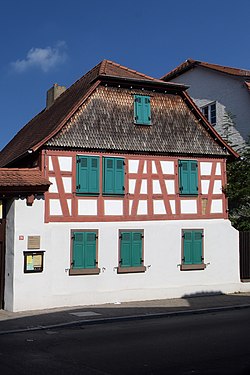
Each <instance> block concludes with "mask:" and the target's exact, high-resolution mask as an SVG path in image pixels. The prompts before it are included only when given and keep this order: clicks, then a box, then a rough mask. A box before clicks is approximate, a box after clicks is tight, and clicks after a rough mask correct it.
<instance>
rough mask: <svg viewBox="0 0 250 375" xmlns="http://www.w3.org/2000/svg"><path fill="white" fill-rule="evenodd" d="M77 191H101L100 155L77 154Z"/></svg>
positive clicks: (92, 192)
mask: <svg viewBox="0 0 250 375" xmlns="http://www.w3.org/2000/svg"><path fill="white" fill-rule="evenodd" d="M76 165H77V173H76V192H77V193H85V194H88V193H89V194H97V193H99V157H98V156H77V164H76Z"/></svg>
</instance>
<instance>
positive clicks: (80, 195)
mask: <svg viewBox="0 0 250 375" xmlns="http://www.w3.org/2000/svg"><path fill="white" fill-rule="evenodd" d="M76 195H77V196H78V197H98V196H99V195H100V193H81V192H78V191H77V192H76Z"/></svg>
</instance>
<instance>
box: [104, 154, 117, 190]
mask: <svg viewBox="0 0 250 375" xmlns="http://www.w3.org/2000/svg"><path fill="white" fill-rule="evenodd" d="M114 176H115V166H114V158H104V159H103V192H104V193H105V194H113V193H114V190H115V185H114Z"/></svg>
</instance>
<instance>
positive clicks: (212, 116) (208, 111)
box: [201, 103, 216, 126]
mask: <svg viewBox="0 0 250 375" xmlns="http://www.w3.org/2000/svg"><path fill="white" fill-rule="evenodd" d="M201 112H202V113H203V115H204V116H205V117H206V118H207V119H208V121H209V122H210V123H211V124H212V125H213V126H214V125H216V103H211V104H208V105H206V106H204V107H201Z"/></svg>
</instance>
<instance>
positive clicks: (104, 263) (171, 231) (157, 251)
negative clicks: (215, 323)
mask: <svg viewBox="0 0 250 375" xmlns="http://www.w3.org/2000/svg"><path fill="white" fill-rule="evenodd" d="M14 206H15V230H14V231H13V236H14V248H13V246H12V244H11V239H10V240H8V244H7V261H8V262H9V263H8V262H7V263H8V264H9V265H8V266H7V269H6V271H7V272H8V271H11V263H12V262H13V259H14V257H15V265H14V275H13V288H12V290H11V282H10V283H7V284H6V288H7V290H6V294H5V299H6V309H9V310H14V311H21V310H30V309H40V308H50V307H56V306H75V305H82V304H84V305H87V304H97V303H107V302H116V301H132V300H147V299H158V298H173V297H181V296H184V295H187V294H193V293H202V292H204V293H207V292H223V293H227V292H235V291H239V290H240V287H241V284H240V279H239V256H238V254H239V252H238V232H237V231H236V230H235V229H233V228H232V227H231V224H230V222H229V221H228V220H222V219H216V220H214V219H212V220H193V221H190V220H189V221H187V220H186V221H184V220H183V221H182V220H178V221H154V222H106V223H105V222H102V223H47V224H43V222H44V201H43V199H41V200H35V202H34V204H33V206H32V207H29V206H27V205H26V201H25V200H16V201H15V204H14ZM11 212H12V214H11V218H12V219H13V214H14V211H13V208H12V211H11ZM188 228H192V229H196V228H197V229H201V228H202V229H204V249H205V250H204V254H205V263H206V264H207V267H206V269H205V270H200V271H180V267H179V265H180V263H181V230H182V229H188ZM71 229H98V231H99V239H98V241H99V264H98V266H99V267H100V269H101V273H100V274H99V275H77V276H75V275H74V276H69V272H68V269H69V267H70V231H71ZM119 229H143V230H144V265H145V266H146V272H145V273H137V274H117V270H116V267H117V265H118V232H119ZM31 235H39V236H41V249H42V250H45V255H44V270H43V272H42V273H37V274H34V273H31V274H25V273H24V272H23V262H24V257H23V251H24V250H27V237H28V236H31ZM20 236H23V237H20ZM20 238H24V239H23V240H22V239H20ZM13 250H14V255H13ZM7 292H8V293H7Z"/></svg>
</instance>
